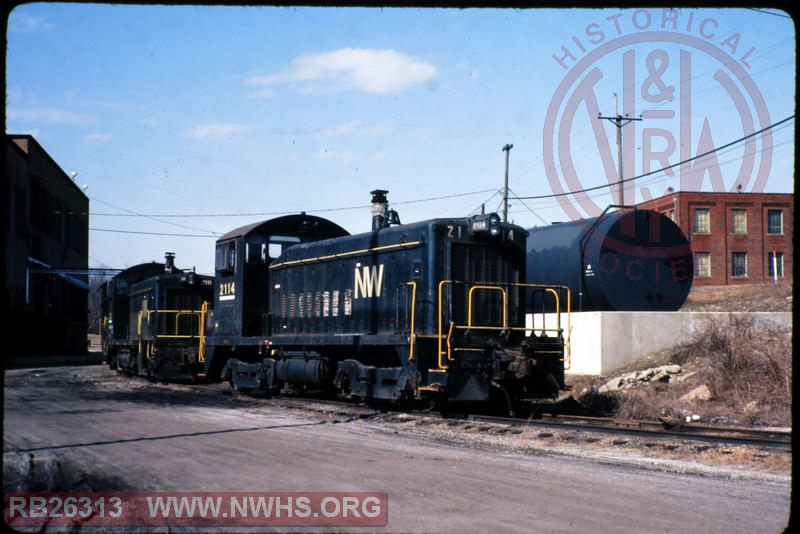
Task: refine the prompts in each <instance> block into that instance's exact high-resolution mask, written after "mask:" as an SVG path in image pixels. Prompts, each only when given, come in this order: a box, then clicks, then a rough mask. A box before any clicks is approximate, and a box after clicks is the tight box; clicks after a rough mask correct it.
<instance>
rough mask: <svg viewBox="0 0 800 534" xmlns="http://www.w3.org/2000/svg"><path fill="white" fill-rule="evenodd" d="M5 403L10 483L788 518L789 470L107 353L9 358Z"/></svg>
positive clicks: (489, 516) (500, 514) (622, 525)
mask: <svg viewBox="0 0 800 534" xmlns="http://www.w3.org/2000/svg"><path fill="white" fill-rule="evenodd" d="M4 407H5V408H4V409H5V413H4V416H5V419H4V421H5V425H4V449H3V450H4V480H3V482H4V491H11V490H14V489H20V488H21V487H22V486H25V485H27V487H28V488H30V487H31V486H32V485H33V486H36V487H38V488H44V489H48V490H68V489H71V490H84V491H87V490H96V491H102V490H126V491H237V492H238V491H381V492H386V493H387V495H388V517H389V519H388V524H387V525H386V527H383V528H378V529H377V530H378V531H387V532H466V533H469V532H490V531H491V532H494V533H501V532H548V533H550V532H592V533H594V532H615V533H620V532H636V533H646V532H679V533H685V532H703V533H713V532H720V533H726V534H730V533H735V532H750V533H752V532H767V533H768V532H781V531H782V530H783V528H784V527H785V526H786V524H787V521H788V517H789V507H790V491H791V487H790V486H791V483H790V480H789V479H788V477H777V476H755V475H752V476H751V475H749V474H745V473H743V474H741V476H736V477H730V476H722V475H721V474H720V473H721V472H720V473H717V474H715V473H714V472H710V473H706V474H704V475H703V476H699V475H697V474H690V473H684V474H681V473H679V472H676V470H674V469H672V470H670V471H669V472H665V471H663V470H659V469H658V468H650V469H644V468H642V467H641V466H639V467H636V466H632V465H629V464H626V463H625V462H624V461H609V460H603V461H600V460H598V459H597V458H594V459H593V458H589V457H580V456H578V455H567V456H555V455H553V454H548V453H544V452H543V453H542V454H541V455H538V454H535V453H533V454H532V453H531V451H527V452H524V453H508V452H506V453H495V452H487V451H485V450H478V449H475V448H471V447H466V446H458V445H454V444H443V443H438V442H436V441H435V440H434V439H432V438H431V437H430V436H426V435H425V433H424V432H412V431H409V430H407V429H404V427H400V426H398V425H391V424H382V423H380V422H374V421H365V420H358V419H356V420H342V421H339V420H337V419H336V418H335V417H333V418H332V417H321V416H320V415H319V413H310V414H303V413H298V412H297V411H287V410H282V409H280V407H279V406H276V405H275V404H274V403H269V402H258V401H252V400H243V399H239V398H237V397H235V396H233V397H231V396H223V395H220V394H219V393H216V396H214V395H210V394H209V395H198V394H191V393H189V394H187V393H185V392H184V393H180V394H178V393H173V392H170V391H168V390H166V389H164V388H161V389H160V390H158V391H156V392H154V391H153V388H152V387H151V386H149V385H148V384H147V383H146V382H139V381H129V380H127V379H123V378H120V377H116V376H115V375H111V374H110V373H109V372H108V371H107V370H106V369H104V368H103V367H100V366H88V367H59V368H47V369H17V370H11V371H7V372H6V376H5V404H4ZM31 455H33V458H34V461H33V462H32V463H31V461H30V458H31ZM689 471H692V472H694V471H693V470H689ZM285 530H291V529H285ZM315 530H319V529H315ZM351 530H354V531H358V530H359V529H358V528H352V529H351ZM368 530H369V531H375V530H376V529H375V528H374V527H373V528H370V529H368Z"/></svg>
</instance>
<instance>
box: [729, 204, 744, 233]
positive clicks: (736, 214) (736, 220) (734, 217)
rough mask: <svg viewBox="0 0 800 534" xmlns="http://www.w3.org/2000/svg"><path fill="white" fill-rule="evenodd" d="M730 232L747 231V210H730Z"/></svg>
mask: <svg viewBox="0 0 800 534" xmlns="http://www.w3.org/2000/svg"><path fill="white" fill-rule="evenodd" d="M731 233H732V234H739V235H744V234H746V233H747V211H746V210H739V209H735V210H731Z"/></svg>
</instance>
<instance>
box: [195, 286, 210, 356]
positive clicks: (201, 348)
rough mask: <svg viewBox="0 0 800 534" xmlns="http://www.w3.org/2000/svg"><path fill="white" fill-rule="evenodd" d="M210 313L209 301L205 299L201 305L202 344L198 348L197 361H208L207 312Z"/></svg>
mask: <svg viewBox="0 0 800 534" xmlns="http://www.w3.org/2000/svg"><path fill="white" fill-rule="evenodd" d="M207 313H208V301H205V300H204V301H203V305H202V306H200V344H199V346H198V349H197V361H198V362H200V363H205V361H206V314H207Z"/></svg>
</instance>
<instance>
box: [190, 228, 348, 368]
mask: <svg viewBox="0 0 800 534" xmlns="http://www.w3.org/2000/svg"><path fill="white" fill-rule="evenodd" d="M341 235H347V231H346V230H344V229H343V228H341V227H340V226H338V225H337V224H335V223H333V222H331V221H328V220H326V219H323V218H321V217H315V216H311V215H306V214H300V215H287V216H285V217H279V218H276V219H271V220H269V221H262V222H259V223H254V224H250V225H247V226H243V227H240V228H237V229H235V230H233V231H231V232H228V233H227V234H225V235H224V236H222V237H221V238H219V239H218V240H217V245H216V254H215V289H216V293H215V295H214V310H213V313H210V314H209V315H208V319H207V324H206V331H207V332H208V337H207V343H206V345H207V347H208V356H207V358H206V368H205V371H206V374H207V376H208V377H209V379H218V378H220V377H221V373H222V369H223V367H224V366H225V363H227V360H228V359H229V358H230V357H231V356H232V354H233V352H234V351H235V352H236V357H237V359H239V360H241V361H245V362H254V361H257V360H258V358H259V357H260V356H262V355H263V353H264V350H265V345H266V344H265V341H266V340H267V339H268V336H269V334H270V329H271V326H270V314H269V303H270V301H269V295H270V273H269V265H270V264H271V263H272V262H273V261H274V260H275V258H277V257H278V256H279V255H280V254H281V253H282V252H283V250H284V249H286V248H287V247H290V246H293V245H297V244H299V243H303V242H307V241H313V240H317V239H323V238H328V237H335V236H341Z"/></svg>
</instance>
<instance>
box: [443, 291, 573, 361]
mask: <svg viewBox="0 0 800 534" xmlns="http://www.w3.org/2000/svg"><path fill="white" fill-rule="evenodd" d="M468 283H471V282H465V281H457V280H442V281H441V282H439V288H438V309H437V318H436V322H437V350H438V355H439V368H440V369H447V365H446V364H445V362H444V361H443V359H442V356H444V355H446V357H447V358H446V359H447V360H448V361H453V360H454V359H455V358H454V357H453V355H452V350H453V347H452V336H453V331H454V330H457V329H470V330H496V329H498V328H503V329H506V330H510V331H528V330H535V328H534V326H535V325H533V324H532V325H531V328H528V327H526V326H522V327H509V326H508V317H507V313H508V310H507V308H508V301H507V293H506V289H504V287H520V288H541V289H543V290H545V292H547V293H552V294H553V295H554V297H555V300H556V307H555V310H556V311H555V314H556V327H555V328H546V327H545V324H544V321H543V322H542V328H541V332H542V333H545V332H556V333H558V334H559V335H563V330H562V328H561V313H562V312H561V297H560V295H559V291H565V292H566V301H567V310H566V313H567V331H566V332H567V336H566V340H565V342H564V348H565V356H564V357H563V358H561V360H562V361H564V362H565V368H566V369H569V365H570V361H571V358H570V356H571V355H570V348H571V345H570V336H571V334H572V326H571V317H570V313H571V300H572V299H571V294H570V289H569V287H567V286H561V285H545V284H520V283H507V284H498V285H486V284H478V283H476V285H475V286H472V287H471V288H470V290H469V293H468V301H467V305H468V312H467V313H468V315H467V324H466V325H456V324H455V323H454V322H453V321H450V325H449V328H448V332H447V335H446V336H445V335H444V332H443V323H444V321H443V313H444V309H443V307H444V299H443V291H444V287H445V286H446V285H448V284H468ZM476 289H483V290H493V291H500V292H501V293H502V295H503V325H502V327H499V326H480V325H474V324H472V297H473V292H474V291H475V290H476ZM443 342H444V343H445V347H442V343H443Z"/></svg>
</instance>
